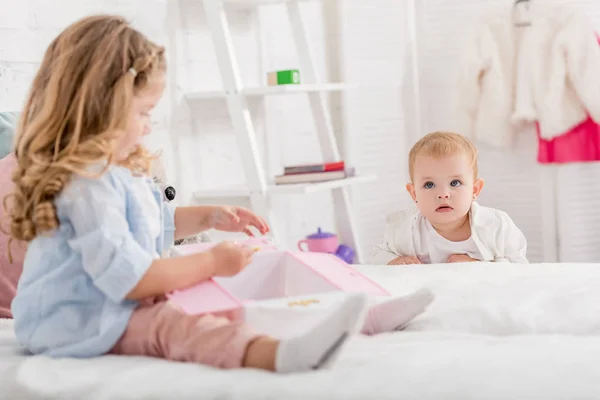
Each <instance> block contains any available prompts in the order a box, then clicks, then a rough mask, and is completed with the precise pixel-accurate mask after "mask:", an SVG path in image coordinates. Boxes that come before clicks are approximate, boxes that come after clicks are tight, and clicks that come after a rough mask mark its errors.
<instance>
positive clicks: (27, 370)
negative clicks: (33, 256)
mask: <svg viewBox="0 0 600 400" xmlns="http://www.w3.org/2000/svg"><path fill="white" fill-rule="evenodd" d="M357 269H359V270H361V271H362V272H365V273H366V274H368V275H369V276H370V277H372V278H374V279H375V280H376V281H378V282H379V283H381V284H382V285H384V286H385V287H386V288H388V289H390V290H391V291H393V292H395V293H398V294H401V293H405V292H408V291H411V290H413V289H416V288H419V287H422V286H426V287H429V288H431V289H432V290H433V292H434V293H435V294H436V301H435V302H434V304H433V305H432V306H431V307H430V309H429V310H428V311H427V312H426V313H425V314H423V315H422V316H421V317H419V318H417V319H416V320H414V321H413V323H411V324H410V326H408V327H407V329H406V331H404V332H398V333H393V334H385V335H380V336H377V337H357V338H355V339H353V340H352V341H351V342H350V343H349V344H348V346H347V348H346V351H345V352H344V354H343V355H342V357H341V358H340V361H339V363H338V364H337V365H336V366H335V368H334V369H332V370H329V371H318V372H311V373H305V374H298V375H289V376H281V375H279V376H277V375H274V374H269V373H264V372H260V371H254V370H239V371H230V372H225V371H219V370H214V369H210V368H206V367H202V366H197V365H184V364H176V363H169V362H165V361H162V360H155V359H149V358H141V357H140V358H133V357H131V358H125V357H116V356H107V357H102V358H98V359H93V360H73V359H65V360H50V359H47V358H44V357H32V356H25V355H23V354H22V353H21V352H20V350H19V349H18V346H17V344H16V342H15V340H14V337H13V335H12V332H11V322H10V321H6V320H5V321H0V385H1V386H0V388H1V390H0V394H1V395H2V398H10V399H42V398H43V399H48V398H56V399H58V398H60V399H84V398H85V399H89V400H93V399H167V398H177V399H194V398H202V399H244V400H252V399H309V398H310V399H321V398H322V399H461V400H467V399H478V400H484V399H508V398H522V399H545V400H549V399H597V398H598V397H599V396H600V264H531V265H510V264H483V263H471V264H454V265H428V266H402V267H393V268H391V267H382V266H357Z"/></svg>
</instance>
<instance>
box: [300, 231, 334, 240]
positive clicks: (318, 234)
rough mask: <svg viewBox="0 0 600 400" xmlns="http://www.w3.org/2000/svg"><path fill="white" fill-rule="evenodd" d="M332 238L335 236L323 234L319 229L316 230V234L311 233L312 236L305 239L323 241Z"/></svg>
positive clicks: (327, 233)
mask: <svg viewBox="0 0 600 400" xmlns="http://www.w3.org/2000/svg"><path fill="white" fill-rule="evenodd" d="M334 236H335V234H333V233H329V232H323V231H322V230H321V228H318V229H317V232H316V233H313V234H312V235H308V236H307V237H306V238H307V239H325V238H330V237H334Z"/></svg>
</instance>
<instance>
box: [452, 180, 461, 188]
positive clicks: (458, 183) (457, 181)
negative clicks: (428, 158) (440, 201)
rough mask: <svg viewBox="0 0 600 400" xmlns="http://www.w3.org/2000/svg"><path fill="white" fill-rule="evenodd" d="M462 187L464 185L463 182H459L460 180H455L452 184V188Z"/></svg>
mask: <svg viewBox="0 0 600 400" xmlns="http://www.w3.org/2000/svg"><path fill="white" fill-rule="evenodd" d="M460 185H462V182H461V181H459V180H458V179H455V180H453V181H452V182H450V186H452V187H459V186H460Z"/></svg>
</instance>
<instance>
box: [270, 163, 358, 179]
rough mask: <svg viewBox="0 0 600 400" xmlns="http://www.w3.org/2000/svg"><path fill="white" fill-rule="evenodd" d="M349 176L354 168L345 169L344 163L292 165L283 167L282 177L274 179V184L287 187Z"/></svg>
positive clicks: (352, 174) (352, 173)
mask: <svg viewBox="0 0 600 400" xmlns="http://www.w3.org/2000/svg"><path fill="white" fill-rule="evenodd" d="M351 176H354V168H346V165H345V163H344V161H338V162H332V163H323V164H307V165H293V166H289V167H285V168H284V172H283V175H279V176H276V177H275V184H276V185H289V184H294V183H314V182H325V181H333V180H336V179H344V178H348V177H351Z"/></svg>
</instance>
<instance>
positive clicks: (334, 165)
mask: <svg viewBox="0 0 600 400" xmlns="http://www.w3.org/2000/svg"><path fill="white" fill-rule="evenodd" d="M344 168H345V163H344V161H336V162H330V163H323V164H307V165H292V166H289V167H285V168H284V170H283V174H284V175H294V174H307V173H313V172H328V171H343V170H344Z"/></svg>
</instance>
